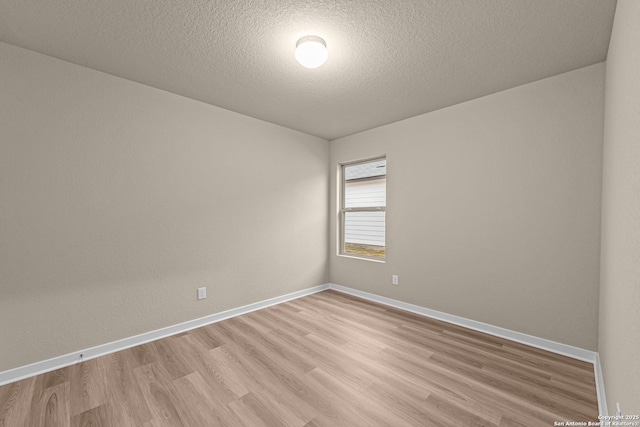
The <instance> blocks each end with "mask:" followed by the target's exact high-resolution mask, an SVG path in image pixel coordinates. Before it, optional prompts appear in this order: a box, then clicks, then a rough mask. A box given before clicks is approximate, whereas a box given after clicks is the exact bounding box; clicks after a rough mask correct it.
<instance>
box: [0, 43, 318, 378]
mask: <svg viewBox="0 0 640 427" xmlns="http://www.w3.org/2000/svg"><path fill="white" fill-rule="evenodd" d="M0 58H1V60H0V123H1V126H0V325H1V326H0V371H3V370H7V369H10V368H14V367H17V366H22V365H25V364H28V363H31V362H35V361H40V360H44V359H47V358H50V357H53V356H57V355H62V354H65V353H69V352H72V351H76V350H79V349H84V348H87V347H91V346H94V345H97V344H103V343H106V342H110V341H113V340H117V339H120V338H125V337H129V336H132V335H135V334H139V333H142V332H147V331H150V330H154V329H157V328H161V327H165V326H168V325H173V324H176V323H179V322H183V321H187V320H191V319H195V318H199V317H202V316H205V315H209V314H212V313H216V312H219V311H222V310H226V309H229V308H234V307H238V306H242V305H245V304H248V303H252V302H256V301H260V300H264V299H267V298H270V297H274V296H279V295H283V294H286V293H289V292H293V291H297V290H300V289H305V288H308V287H312V286H315V285H319V284H322V283H326V281H327V238H326V236H327V234H328V218H327V198H328V181H329V178H328V170H327V165H328V159H329V158H328V156H329V148H328V143H327V141H325V140H322V139H319V138H315V137H311V136H308V135H305V134H302V133H299V132H295V131H292V130H289V129H285V128H283V127H279V126H275V125H272V124H268V123H265V122H262V121H259V120H254V119H250V118H248V117H245V116H242V115H239V114H235V113H232V112H230V111H226V110H223V109H220V108H216V107H213V106H210V105H206V104H203V103H199V102H196V101H193V100H190V99H187V98H183V97H180V96H176V95H172V94H170V93H167V92H163V91H160V90H156V89H153V88H150V87H147V86H142V85H140V84H137V83H133V82H130V81H126V80H123V79H119V78H116V77H113V76H109V75H106V74H102V73H99V72H96V71H92V70H89V69H86V68H83V67H79V66H75V65H72V64H69V63H66V62H62V61H58V60H55V59H52V58H50V57H46V56H42V55H39V54H36V53H34V52H31V51H27V50H24V49H20V48H17V47H12V46H10V45H7V44H2V43H0ZM199 286H207V288H208V299H206V300H204V301H200V302H199V301H196V288H197V287H199Z"/></svg>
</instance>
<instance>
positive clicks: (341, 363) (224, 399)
mask: <svg viewBox="0 0 640 427" xmlns="http://www.w3.org/2000/svg"><path fill="white" fill-rule="evenodd" d="M597 416H598V412H597V403H596V392H595V382H594V374H593V366H592V365H591V364H588V363H584V362H580V361H576V360H573V359H570V358H567V357H563V356H559V355H556V354H552V353H548V352H545V351H542V350H538V349H535V348H531V347H527V346H524V345H521V344H517V343H514V342H510V341H507V340H504V339H500V338H496V337H493V336H489V335H485V334H482V333H478V332H474V331H470V330H467V329H464V328H461V327H457V326H453V325H450V324H447V323H443V322H439V321H435V320H432V319H429V318H425V317H422V316H418V315H415V314H411V313H407V312H404V311H401V310H397V309H394V308H390V307H387V306H383V305H378V304H375V303H371V302H368V301H365V300H362V299H358V298H355V297H352V296H348V295H345V294H342V293H339V292H336V291H324V292H321V293H318V294H314V295H310V296H307V297H304V298H300V299H296V300H293V301H289V302H286V303H283V304H279V305H276V306H273V307H269V308H266V309H262V310H259V311H255V312H252V313H249V314H246V315H243V316H239V317H235V318H232V319H228V320H224V321H221V322H219V323H215V324H212V325H209V326H206V327H203V328H199V329H195V330H192V331H189V332H186V333H182V334H179V335H175V336H172V337H169V338H165V339H162V340H158V341H155V342H152V343H149V344H144V345H140V346H138V347H134V348H131V349H128V350H124V351H120V352H118V353H113V354H110V355H107V356H103V357H100V358H97V359H93V360H89V361H86V362H83V363H79V364H76V365H74V366H70V367H67V368H64V369H60V370H57V371H54V372H50V373H47V374H43V375H39V376H37V377H34V378H30V379H26V380H23V381H19V382H16V383H13V384H9V385H6V386H3V387H0V427H23V426H38V427H39V426H73V427H79V426H92V427H105V426H113V427H128V426H143V427H160V426H169V427H180V426H185V427H198V426H252V427H253V426H307V427H311V426H332V427H335V426H350V427H352V426H468V425H469V426H553V423H554V421H587V420H597Z"/></svg>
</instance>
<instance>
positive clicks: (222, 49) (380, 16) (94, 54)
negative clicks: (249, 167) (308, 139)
mask: <svg viewBox="0 0 640 427" xmlns="http://www.w3.org/2000/svg"><path fill="white" fill-rule="evenodd" d="M614 9H615V0H477V1H476V0H474V1H469V0H423V1H418V0H395V1H394V0H342V1H340V0H245V1H238V0H187V1H175V0H46V1H41V0H0V41H4V42H7V43H11V44H14V45H16V46H21V47H24V48H27V49H31V50H34V51H37V52H41V53H44V54H46V55H50V56H53V57H56V58H60V59H63V60H66V61H70V62H73V63H75V64H79V65H83V66H86V67H89V68H93V69H96V70H100V71H103V72H106V73H110V74H113V75H116V76H120V77H123V78H126V79H129V80H133V81H136V82H140V83H143V84H146V85H149V86H153V87H157V88H160V89H164V90H166V91H169V92H173V93H176V94H180V95H184V96H187V97H189V98H193V99H197V100H200V101H203V102H206V103H209V104H213V105H216V106H219V107H223V108H226V109H229V110H233V111H237V112H239V113H243V114H246V115H248V116H252V117H256V118H259V119H263V120H266V121H269V122H273V123H277V124H280V125H283V126H286V127H289V128H292V129H297V130H300V131H303V132H306V133H309V134H313V135H317V136H321V137H323V138H326V139H334V138H337V137H341V136H344V135H348V134H352V133H355V132H359V131H362V130H366V129H370V128H373V127H376V126H380V125H383V124H387V123H391V122H394V121H397V120H401V119H405V118H408V117H412V116H415V115H418V114H421V113H426V112H429V111H433V110H436V109H439V108H442V107H446V106H449V105H453V104H456V103H459V102H463V101H467V100H470V99H473V98H477V97H479V96H483V95H486V94H489V93H493V92H497V91H500V90H504V89H507V88H510V87H514V86H518V85H521V84H524V83H528V82H531V81H535V80H539V79H541V78H545V77H549V76H552V75H555V74H559V73H563V72H566V71H570V70H573V69H577V68H580V67H584V66H587V65H591V64H594V63H597V62H601V61H604V60H605V59H606V54H607V48H608V45H609V37H610V34H611V26H612V22H613V14H614ZM307 34H315V35H319V36H321V37H323V38H324V39H325V40H326V42H327V46H328V48H329V59H328V60H327V62H326V63H325V65H323V66H322V67H320V68H317V69H314V70H310V69H306V68H303V67H302V66H300V65H299V64H298V63H297V62H296V61H295V59H294V56H293V54H294V47H295V42H296V40H297V39H298V38H300V37H301V36H304V35H307ZM0 60H1V58H0Z"/></svg>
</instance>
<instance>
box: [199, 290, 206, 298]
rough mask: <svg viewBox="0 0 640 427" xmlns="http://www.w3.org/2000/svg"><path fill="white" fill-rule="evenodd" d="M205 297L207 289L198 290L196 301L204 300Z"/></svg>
mask: <svg viewBox="0 0 640 427" xmlns="http://www.w3.org/2000/svg"><path fill="white" fill-rule="evenodd" d="M206 297H207V288H198V300H201V299H205V298H206Z"/></svg>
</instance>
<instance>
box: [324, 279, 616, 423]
mask: <svg viewBox="0 0 640 427" xmlns="http://www.w3.org/2000/svg"><path fill="white" fill-rule="evenodd" d="M329 289H333V290H336V291H339V292H343V293H345V294H349V295H353V296H356V297H359V298H363V299H367V300H369V301H373V302H377V303H380V304H384V305H388V306H391V307H394V308H398V309H400V310H405V311H409V312H411V313H415V314H420V315H422V316H426V317H430V318H432V319H437V320H442V321H443V322H447V323H452V324H454V325H458V326H462V327H465V328H467V329H472V330H474V331H478V332H484V333H485V334H489V335H493V336H496V337H500V338H505V339H508V340H510V341H515V342H518V343H520V344H525V345H528V346H531V347H535V348H539V349H542V350H546V351H550V352H552V353H556V354H561V355H563V356H567V357H571V358H573V359H578V360H582V361H583V362H589V363H593V366H594V373H595V379H596V394H597V398H598V411H599V412H600V415H607V405H606V398H605V394H604V382H603V379H602V370H601V367H600V357H599V356H598V353H597V352H595V351H590V350H585V349H583V348H579V347H574V346H571V345H567V344H562V343H559V342H555V341H551V340H547V339H544V338H539V337H535V336H533V335H528V334H523V333H521V332H516V331H512V330H510V329H505V328H501V327H498V326H493V325H489V324H487V323H482V322H477V321H475V320H471V319H466V318H464V317H460V316H455V315H453V314H447V313H443V312H441V311H436V310H431V309H429V308H425V307H422V306H419V305H414V304H409V303H406V302H402V301H398V300H394V299H391V298H387V297H383V296H380V295H376V294H371V293H369V292H364V291H359V290H357V289H353V288H348V287H346V286H341V285H336V284H335V283H329Z"/></svg>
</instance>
